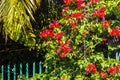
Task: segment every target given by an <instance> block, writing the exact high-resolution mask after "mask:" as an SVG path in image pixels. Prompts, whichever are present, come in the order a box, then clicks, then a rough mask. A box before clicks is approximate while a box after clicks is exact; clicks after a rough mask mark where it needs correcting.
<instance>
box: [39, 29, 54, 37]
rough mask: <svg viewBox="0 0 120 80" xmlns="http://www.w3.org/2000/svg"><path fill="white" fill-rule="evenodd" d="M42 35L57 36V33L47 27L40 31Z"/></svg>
mask: <svg viewBox="0 0 120 80" xmlns="http://www.w3.org/2000/svg"><path fill="white" fill-rule="evenodd" d="M40 36H42V37H44V38H48V37H50V38H53V37H54V36H55V33H54V32H52V31H51V30H49V29H47V30H45V31H41V32H40Z"/></svg>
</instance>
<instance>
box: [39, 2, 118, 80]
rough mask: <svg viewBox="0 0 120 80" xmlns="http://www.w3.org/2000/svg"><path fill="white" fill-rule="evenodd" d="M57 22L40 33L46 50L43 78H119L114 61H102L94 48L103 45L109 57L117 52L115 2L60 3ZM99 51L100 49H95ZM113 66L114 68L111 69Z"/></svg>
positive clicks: (116, 5)
mask: <svg viewBox="0 0 120 80" xmlns="http://www.w3.org/2000/svg"><path fill="white" fill-rule="evenodd" d="M64 3H65V5H64V6H65V7H64V8H63V10H62V12H61V14H62V18H61V19H60V20H54V21H53V22H52V23H51V24H50V25H49V27H48V29H46V30H44V31H41V32H40V38H42V39H44V42H43V44H42V47H44V49H45V50H47V54H46V62H47V63H48V65H49V66H50V67H49V72H48V73H49V74H48V75H47V77H48V78H49V79H50V80H51V79H61V80H70V79H75V80H77V79H89V78H90V79H101V78H110V79H111V78H113V77H114V78H115V79H116V78H119V74H120V73H119V69H118V70H116V69H115V68H116V66H118V67H119V65H117V61H116V60H114V59H110V60H104V56H103V55H102V54H103V51H100V52H98V51H96V50H95V47H96V46H97V45H98V44H107V45H108V51H109V53H104V54H111V53H110V52H111V51H114V50H116V48H119V43H118V44H117V45H116V44H111V42H113V41H110V39H111V38H115V43H116V42H118V40H116V39H119V36H120V35H119V34H120V30H119V26H120V25H119V23H120V22H119V17H120V16H119V13H120V8H119V1H117V0H116V1H113V0H111V1H109V0H100V1H98V0H64ZM99 48H100V47H99ZM114 65H115V66H114ZM43 76H44V75H43Z"/></svg>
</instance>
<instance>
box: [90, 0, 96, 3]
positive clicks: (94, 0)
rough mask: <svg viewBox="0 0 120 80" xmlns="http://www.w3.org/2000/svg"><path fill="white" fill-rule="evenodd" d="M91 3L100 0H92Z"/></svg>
mask: <svg viewBox="0 0 120 80" xmlns="http://www.w3.org/2000/svg"><path fill="white" fill-rule="evenodd" d="M90 2H91V3H97V2H98V0H90Z"/></svg>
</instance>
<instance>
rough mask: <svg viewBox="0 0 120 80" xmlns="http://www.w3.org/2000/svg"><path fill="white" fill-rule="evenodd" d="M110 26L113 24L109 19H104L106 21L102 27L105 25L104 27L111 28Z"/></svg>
mask: <svg viewBox="0 0 120 80" xmlns="http://www.w3.org/2000/svg"><path fill="white" fill-rule="evenodd" d="M110 26H111V24H110V22H109V21H104V22H103V23H102V27H103V28H109V27H110Z"/></svg>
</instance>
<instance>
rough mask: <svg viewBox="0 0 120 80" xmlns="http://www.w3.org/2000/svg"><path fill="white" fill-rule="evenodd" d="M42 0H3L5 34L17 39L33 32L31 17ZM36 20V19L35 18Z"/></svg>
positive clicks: (1, 15) (0, 14)
mask: <svg viewBox="0 0 120 80" xmlns="http://www.w3.org/2000/svg"><path fill="white" fill-rule="evenodd" d="M40 1H41V0H1V2H0V3H1V4H0V21H3V28H2V27H0V28H2V32H3V35H5V36H6V39H7V37H10V39H12V40H14V41H17V40H19V39H20V37H23V36H26V38H27V36H28V34H29V33H32V25H31V22H30V19H32V20H34V17H33V13H34V12H35V10H36V9H37V6H39V4H40ZM34 21H35V20H34Z"/></svg>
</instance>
